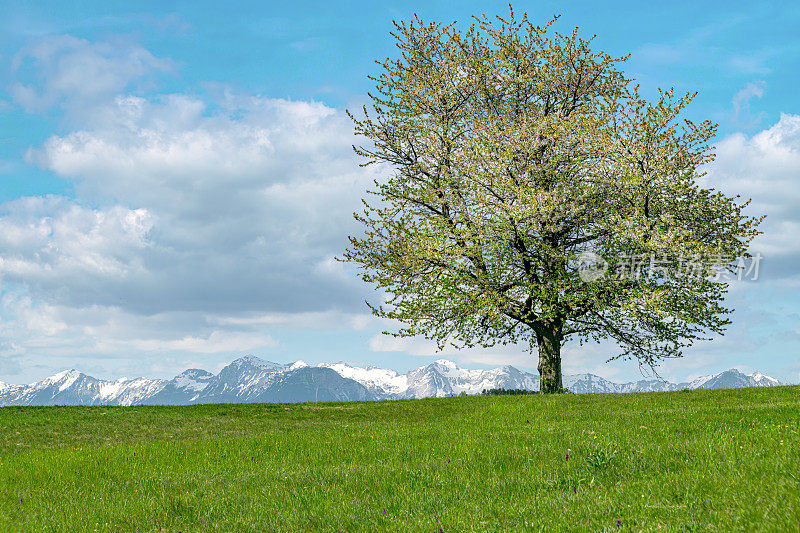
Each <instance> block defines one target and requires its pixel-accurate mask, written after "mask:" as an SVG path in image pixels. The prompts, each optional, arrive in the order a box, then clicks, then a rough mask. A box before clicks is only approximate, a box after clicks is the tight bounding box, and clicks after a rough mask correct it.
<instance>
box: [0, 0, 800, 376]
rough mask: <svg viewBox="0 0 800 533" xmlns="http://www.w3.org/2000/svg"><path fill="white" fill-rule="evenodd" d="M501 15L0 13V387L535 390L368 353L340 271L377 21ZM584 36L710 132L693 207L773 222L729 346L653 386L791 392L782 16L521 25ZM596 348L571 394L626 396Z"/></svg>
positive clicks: (401, 351) (796, 220)
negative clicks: (251, 369) (404, 385)
mask: <svg viewBox="0 0 800 533" xmlns="http://www.w3.org/2000/svg"><path fill="white" fill-rule="evenodd" d="M506 6H507V4H506V3H503V2H494V3H492V2H480V3H477V2H462V3H459V4H458V5H457V6H454V5H452V3H450V2H440V3H435V2H424V3H422V2H421V3H417V4H414V3H399V2H398V3H381V2H359V3H356V2H290V3H287V2H254V3H235V5H232V4H226V5H224V6H220V4H218V3H210V2H187V3H176V2H169V3H167V2H152V3H151V2H136V3H131V2H125V3H121V2H108V1H104V2H74V3H63V2H58V3H56V2H36V3H29V2H5V3H4V4H3V6H2V7H1V8H0V21H2V22H0V26H2V32H0V73H2V75H0V129H2V133H0V380H2V381H7V382H12V383H22V382H29V381H32V380H34V379H39V378H41V377H44V376H46V375H48V374H51V373H52V372H54V371H58V370H61V369H64V368H69V367H75V368H78V369H80V370H83V371H85V372H88V373H91V374H93V375H97V376H100V377H117V376H121V375H128V376H132V375H145V376H151V377H160V376H169V375H172V374H174V373H176V372H178V371H181V370H183V369H185V368H187V367H189V366H199V367H202V368H207V369H210V370H216V369H218V368H219V367H220V366H221V365H222V364H224V363H225V362H227V361H229V360H230V359H232V358H234V357H236V356H239V355H241V354H244V353H254V354H257V355H259V356H262V357H264V358H267V359H272V360H275V361H293V360H295V359H303V360H305V361H307V362H309V363H316V362H322V361H336V360H346V361H350V362H353V363H357V364H375V365H380V366H388V367H393V368H396V369H398V370H407V369H409V368H413V367H416V366H419V365H422V364H425V363H427V362H429V361H431V360H433V359H437V358H439V357H447V358H450V359H453V360H456V361H457V362H459V363H460V364H463V365H465V366H472V367H489V366H496V365H499V364H514V365H516V366H519V367H521V368H527V369H535V366H536V363H535V361H534V360H533V359H532V358H531V357H530V355H529V354H528V353H527V350H526V349H525V347H520V346H511V347H504V348H499V349H486V350H474V351H465V352H455V351H451V352H449V353H444V354H436V353H434V351H433V350H432V347H431V345H430V343H428V342H426V341H424V340H423V339H407V340H402V341H398V340H396V339H392V338H384V337H382V336H381V335H380V331H381V330H382V329H384V327H386V326H385V325H384V324H380V323H377V322H376V321H375V320H373V319H372V318H370V317H369V316H368V315H367V314H366V312H365V307H364V305H363V300H364V299H365V298H373V299H374V298H375V295H374V294H373V293H372V291H371V290H370V289H369V287H364V286H363V285H362V284H360V283H359V282H358V281H357V280H356V279H355V278H354V276H353V272H352V271H351V270H350V269H348V268H347V267H344V266H342V265H341V264H339V263H336V262H334V261H332V257H333V256H335V255H337V254H338V253H340V252H341V250H342V249H343V248H344V246H345V244H346V235H347V233H348V232H350V231H356V229H357V228H356V226H355V225H354V223H353V222H352V221H351V219H350V213H351V212H352V211H353V210H354V209H356V208H357V207H358V201H359V198H360V196H361V194H362V192H363V190H364V188H365V187H366V186H367V184H368V183H369V182H370V180H371V179H372V178H373V177H374V176H373V175H371V174H369V172H368V171H365V170H362V169H359V168H358V167H357V166H356V163H357V160H356V159H355V157H354V156H353V155H352V154H351V153H350V149H349V146H350V144H351V143H352V138H351V127H350V124H349V123H348V121H347V120H346V118H345V117H344V116H343V110H344V109H345V108H346V107H348V106H357V105H360V103H362V102H364V100H365V97H364V94H365V93H366V91H368V90H369V89H370V88H371V84H370V82H369V81H368V80H367V78H366V75H367V74H370V73H375V72H376V66H375V65H374V63H373V61H374V60H375V59H377V58H382V57H385V56H387V55H391V54H393V53H394V46H393V43H392V40H391V38H390V36H389V33H388V32H389V31H390V30H391V27H392V26H391V22H392V20H393V19H404V18H409V17H411V16H412V15H413V13H418V14H419V15H420V16H421V17H422V18H424V19H437V20H444V21H450V20H454V19H455V20H459V21H467V20H468V18H469V16H470V15H471V14H474V13H489V14H492V13H502V12H504V11H505V10H506V9H507V7H506ZM515 9H516V10H517V11H527V12H528V13H529V16H530V17H531V18H532V19H534V20H536V21H541V22H544V21H546V20H547V19H548V18H549V17H550V16H551V15H552V14H554V13H561V14H562V18H561V19H560V21H559V23H558V24H557V29H559V30H561V31H568V30H571V28H572V27H573V26H576V25H577V26H579V27H580V29H581V32H582V34H583V35H584V36H588V35H591V34H597V38H596V40H595V45H596V47H597V48H601V49H604V50H606V51H608V52H609V53H612V54H616V55H623V54H626V53H628V52H630V53H631V54H632V55H631V58H630V60H629V61H628V64H627V67H626V70H627V71H628V73H629V74H630V75H632V76H634V77H635V78H636V79H637V80H638V81H639V82H640V83H641V85H642V88H643V90H644V92H645V94H647V95H653V94H655V93H656V91H657V88H658V87H665V88H667V87H671V86H674V87H675V88H676V89H677V90H678V91H694V90H697V91H699V95H698V97H697V98H696V100H695V101H694V103H693V104H692V106H691V107H690V109H689V110H688V113H687V117H688V118H692V119H696V120H702V119H705V118H709V119H711V120H714V121H715V122H718V123H719V135H718V138H717V140H716V143H715V144H716V145H717V146H718V158H717V161H715V162H714V163H713V164H712V165H710V167H709V168H708V170H709V177H708V178H707V180H708V183H709V184H710V185H712V186H715V187H718V188H720V189H723V190H725V191H726V192H729V193H731V194H742V195H743V196H746V197H752V198H753V213H754V214H755V213H766V214H767V215H768V219H767V222H766V223H765V225H764V230H765V235H764V236H762V237H761V238H759V240H758V241H756V243H754V250H758V251H761V252H762V253H763V255H764V258H765V259H764V263H763V269H762V273H761V276H760V279H759V280H758V281H756V282H747V283H744V282H743V283H740V284H738V285H736V286H734V287H733V288H732V291H731V295H730V303H731V305H732V306H733V307H735V308H736V309H737V311H736V313H735V315H734V317H733V318H734V325H733V326H732V327H731V329H730V331H729V333H728V334H727V335H726V336H725V337H723V338H720V339H716V340H714V341H712V342H708V343H704V344H702V345H699V346H697V347H695V348H692V349H691V350H690V351H689V352H688V353H687V356H686V357H685V358H684V359H682V360H677V361H670V362H668V363H666V364H665V365H664V366H663V368H662V369H661V373H662V374H663V375H664V376H665V377H668V378H671V379H674V380H682V379H687V378H690V377H694V376H697V375H699V374H704V373H709V372H715V371H719V370H723V369H727V368H730V367H732V366H737V367H739V368H742V369H743V370H750V371H752V370H756V369H757V370H761V371H764V372H767V373H769V374H771V375H773V376H775V377H778V378H779V379H784V380H788V381H795V382H796V381H798V379H800V355H798V354H799V353H800V351H798V348H800V329H799V328H798V324H799V322H798V318H800V291H798V287H800V276H798V268H797V265H798V260H800V242H799V241H798V235H799V234H800V193H798V190H799V189H800V187H799V186H798V185H800V104H798V99H797V96H796V95H797V86H798V81H800V79H798V78H800V75H798V72H800V37H798V35H797V31H796V29H797V27H798V24H800V5H799V4H797V3H796V2H785V3H780V2H773V3H768V4H767V3H763V4H761V3H753V2H724V3H722V2H698V1H694V2H685V3H677V2H660V3H649V2H615V3H598V2H519V3H515ZM610 355H613V349H612V347H610V346H604V345H603V346H589V347H581V348H579V347H577V346H568V347H567V349H566V351H565V361H564V364H565V370H566V371H567V372H568V373H575V372H584V371H592V372H595V373H598V374H601V375H604V376H606V377H609V378H611V379H615V380H625V379H636V378H637V377H639V375H640V374H639V369H638V367H637V366H636V365H635V364H634V363H611V364H605V363H604V361H605V359H607V358H608V357H609V356H610Z"/></svg>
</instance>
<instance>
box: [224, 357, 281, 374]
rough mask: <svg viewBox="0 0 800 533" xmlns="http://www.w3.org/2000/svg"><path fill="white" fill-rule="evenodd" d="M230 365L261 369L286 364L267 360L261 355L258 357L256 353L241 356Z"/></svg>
mask: <svg viewBox="0 0 800 533" xmlns="http://www.w3.org/2000/svg"><path fill="white" fill-rule="evenodd" d="M228 366H229V367H231V366H232V367H238V368H242V367H255V368H257V369H260V370H272V371H274V370H276V369H278V368H281V367H283V366H284V365H279V364H278V363H273V362H271V361H265V360H264V359H261V358H260V357H256V356H255V355H245V356H244V357H240V358H239V359H236V360H235V361H233V362H232V363H231V364H229V365H228Z"/></svg>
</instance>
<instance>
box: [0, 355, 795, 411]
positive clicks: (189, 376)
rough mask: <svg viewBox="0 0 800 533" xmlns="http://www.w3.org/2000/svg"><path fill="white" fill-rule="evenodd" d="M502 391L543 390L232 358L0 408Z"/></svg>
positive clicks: (58, 385)
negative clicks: (215, 365)
mask: <svg viewBox="0 0 800 533" xmlns="http://www.w3.org/2000/svg"><path fill="white" fill-rule="evenodd" d="M777 385H781V383H780V382H779V381H778V380H777V379H775V378H771V377H769V376H766V375H764V374H762V373H760V372H755V373H753V374H743V373H742V372H740V371H738V370H736V369H730V370H726V371H725V372H721V373H719V374H714V375H709V376H704V377H701V378H698V379H696V380H694V381H691V382H686V383H678V384H676V383H670V382H668V381H664V380H660V379H644V380H640V381H635V382H630V383H614V382H612V381H609V380H607V379H604V378H602V377H600V376H597V375H594V374H576V375H570V376H565V377H564V386H565V387H567V388H568V389H569V390H570V392H573V393H578V394H584V393H601V392H653V391H674V390H681V389H721V388H741V387H773V386H777ZM498 388H502V389H525V390H534V391H535V390H539V376H537V375H535V374H531V373H529V372H525V371H522V370H519V369H517V368H514V367H513V366H503V367H499V368H494V369H491V370H470V369H466V368H460V367H458V366H457V365H456V364H455V363H453V362H452V361H447V360H444V359H440V360H438V361H435V362H433V363H431V364H429V365H426V366H421V367H419V368H417V369H415V370H412V371H410V372H408V373H406V374H399V373H398V372H395V371H394V370H390V369H386V368H378V367H374V366H367V367H358V366H352V365H350V364H348V363H343V362H340V363H333V364H328V363H323V364H320V365H317V366H309V365H307V364H306V363H304V362H303V361H296V362H295V363H291V364H279V363H271V362H269V361H264V360H263V359H259V358H258V357H254V356H246V357H242V358H240V359H237V360H235V361H233V362H232V363H230V364H229V365H228V366H226V367H225V368H223V369H222V370H221V371H220V372H219V374H212V373H211V372H207V371H205V370H200V369H196V368H193V369H189V370H186V371H184V372H182V373H181V374H178V375H177V376H175V377H174V378H172V379H169V380H163V379H145V378H135V379H127V378H120V379H117V380H113V381H112V380H102V379H97V378H94V377H92V376H88V375H86V374H84V373H82V372H79V371H77V370H74V369H73V370H66V371H64V372H59V373H57V374H54V375H52V376H50V377H48V378H45V379H43V380H41V381H37V382H35V383H32V384H30V385H11V384H7V383H3V382H0V406H6V405H190V404H202V403H297V402H333V401H361V400H387V399H405V398H431V397H436V398H442V397H447V396H456V395H458V394H461V393H466V394H480V393H481V391H483V390H484V389H498Z"/></svg>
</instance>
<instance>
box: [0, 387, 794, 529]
mask: <svg viewBox="0 0 800 533" xmlns="http://www.w3.org/2000/svg"><path fill="white" fill-rule="evenodd" d="M798 443H800V388H799V387H780V388H771V389H770V388H763V389H740V390H717V391H693V392H675V393H648V394H608V395H570V394H563V395H544V396H539V395H536V396H514V397H507V396H494V397H459V398H446V399H429V400H407V401H390V402H365V403H341V404H298V405H262V404H246V405H204V406H189V407H20V408H16V407H6V408H2V409H0V531H59V532H61V531H131V532H135V531H171V532H177V531H182V532H191V531H236V532H238V531H430V532H437V531H444V532H457V531H540V530H541V531H800V448H799V447H798Z"/></svg>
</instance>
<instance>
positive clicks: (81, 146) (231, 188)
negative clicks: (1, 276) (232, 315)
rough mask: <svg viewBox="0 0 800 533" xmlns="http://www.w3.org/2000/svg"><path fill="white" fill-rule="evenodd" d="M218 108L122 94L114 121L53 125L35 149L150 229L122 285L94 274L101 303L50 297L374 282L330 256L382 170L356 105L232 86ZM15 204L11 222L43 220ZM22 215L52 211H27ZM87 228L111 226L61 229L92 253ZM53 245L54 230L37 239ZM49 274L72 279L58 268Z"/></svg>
mask: <svg viewBox="0 0 800 533" xmlns="http://www.w3.org/2000/svg"><path fill="white" fill-rule="evenodd" d="M215 107H216V108H217V110H216V111H214V112H210V111H209V105H208V104H207V103H206V102H203V101H201V100H198V99H194V98H189V97H187V96H184V95H166V96H160V97H157V98H153V99H144V98H140V97H130V96H129V97H120V98H117V99H116V100H115V101H114V102H113V103H111V104H109V105H108V106H105V107H104V108H103V109H101V110H99V112H101V113H103V114H105V115H107V116H108V117H109V120H107V121H105V122H104V126H103V127H98V128H95V129H91V130H89V129H87V130H80V131H75V132H72V133H69V134H67V135H64V136H54V137H51V138H50V139H48V140H47V141H46V142H45V143H44V144H43V145H42V146H40V147H38V148H35V149H32V150H30V152H29V154H28V159H29V161H31V162H34V163H36V164H38V165H39V166H41V167H42V168H46V169H48V170H51V171H53V172H55V173H56V174H57V175H59V176H62V177H64V178H66V179H69V180H70V181H71V182H72V183H73V184H74V187H75V189H76V192H77V194H78V196H79V197H80V198H82V199H84V200H86V201H88V202H91V203H93V204H97V205H110V206H113V207H107V208H105V207H104V208H100V209H105V210H106V211H109V210H110V211H109V212H113V213H116V214H117V216H120V217H128V218H131V217H138V218H136V220H137V221H138V223H139V224H140V226H137V227H138V228H139V230H140V231H145V233H140V234H137V235H138V238H139V239H140V240H139V241H136V242H137V243H138V246H139V249H138V250H136V256H135V259H136V261H137V263H136V266H137V267H138V270H137V271H136V272H130V275H129V276H127V277H126V278H125V282H126V283H125V285H124V287H114V286H110V285H108V284H104V283H103V279H99V280H98V279H95V280H93V281H94V282H96V283H97V287H98V290H97V291H96V294H95V295H94V296H93V298H94V300H92V301H87V293H86V291H84V290H83V289H81V291H79V292H80V294H77V293H76V292H75V291H70V290H69V288H67V289H65V290H63V291H61V293H60V294H59V295H55V296H53V295H50V296H49V297H50V298H56V299H58V301H59V303H61V304H65V305H74V304H82V305H85V304H89V303H96V304H103V305H109V304H115V303H116V302H118V301H119V300H122V301H124V302H125V306H126V307H127V308H129V309H131V310H133V311H136V312H146V313H156V312H163V311H169V310H183V311H187V310H195V311H211V310H214V311H218V310H220V309H225V310H227V311H229V312H253V311H261V312H268V311H270V312H306V311H321V310H325V309H329V308H332V307H336V308H342V309H345V310H351V311H352V310H354V309H356V306H358V307H359V308H360V306H361V301H362V300H363V297H364V292H363V288H360V287H359V285H358V284H357V283H356V282H355V281H354V279H353V277H352V276H351V275H347V274H346V273H345V272H344V271H343V270H342V267H341V265H338V264H335V263H334V262H333V261H332V257H333V256H334V255H336V254H338V253H340V251H341V250H342V249H343V247H344V246H345V244H346V235H347V234H348V232H351V231H356V230H357V228H356V227H355V225H354V224H353V222H352V217H351V213H352V212H353V211H354V210H356V209H358V206H359V198H360V197H361V195H362V192H363V189H364V188H365V187H366V185H367V182H368V181H369V180H370V179H371V174H369V173H368V172H366V171H364V170H362V169H359V168H358V166H357V162H356V160H355V159H354V157H353V155H352V153H351V149H350V145H351V143H352V142H353V139H352V130H351V126H350V124H349V122H348V120H347V119H346V117H344V116H343V113H341V112H340V111H338V110H334V109H332V108H329V107H327V106H325V105H323V104H320V103H315V102H295V101H289V100H280V99H268V98H260V97H253V96H236V97H234V96H230V95H228V98H227V99H226V100H225V101H224V102H222V103H221V104H215ZM59 201H60V202H61V203H69V202H68V201H66V200H63V199H61V200H59ZM70 209H72V211H74V210H75V209H78V208H77V207H74V206H73V207H72V208H70ZM18 211H19V209H17V210H13V209H12V210H10V212H9V215H8V216H6V217H5V218H4V219H3V220H2V221H0V223H5V224H6V226H8V227H9V228H10V229H11V230H12V233H13V232H14V231H22V229H21V228H22V227H26V228H29V229H28V230H27V231H33V229H31V228H33V227H35V226H36V223H35V222H34V221H33V220H26V221H23V220H22V218H23V217H22V215H21V214H20V213H19V212H18ZM72 211H70V212H72ZM100 212H101V211H100V210H93V213H94V214H91V213H90V214H87V215H86V216H89V217H92V216H95V215H96V216H100V215H99V214H98V213H100ZM25 216H26V217H28V218H29V219H32V218H35V217H36V216H39V217H40V219H41V218H43V217H44V215H42V214H39V215H34V214H33V213H32V211H31V210H30V209H28V214H27V215H25ZM106 218H107V217H106ZM126 220H127V219H126ZM129 223H131V222H129ZM108 231H110V229H109V230H108ZM131 231H133V230H131ZM89 232H94V233H92V235H95V237H94V238H97V239H100V238H102V236H103V235H105V230H104V229H102V228H94V229H91V228H88V227H83V229H80V228H76V229H74V230H73V232H72V233H66V230H64V237H63V238H64V239H67V240H69V244H70V246H72V247H79V248H81V249H85V250H87V254H86V255H88V253H89V249H87V248H86V247H84V245H83V244H81V243H83V242H84V241H88V240H90V237H89V236H88V233H89ZM109 238H111V239H112V240H113V241H115V242H116V241H117V240H118V239H117V237H116V236H114V235H110V234H109ZM70 239H71V240H70ZM127 242H129V240H125V239H122V240H119V242H118V243H117V245H118V246H120V247H122V248H124V247H125V243H127ZM51 244H52V243H49V242H48V238H47V237H43V240H42V241H41V242H40V244H39V249H38V251H39V252H40V251H41V249H42V248H43V247H47V246H51ZM51 248H52V246H51ZM57 249H58V250H63V246H61V247H58V248H57ZM48 253H50V254H51V255H52V254H54V253H56V252H54V251H53V250H52V249H51V250H50V251H49V252H48ZM114 253H117V252H114ZM120 253H122V252H120ZM29 255H30V254H29ZM37 257H38V256H37ZM109 257H113V254H111V255H110V256H109ZM101 259H102V258H100V257H97V258H96V259H95V262H96V263H98V264H100V262H101ZM8 261H11V259H10V258H9V259H8ZM61 262H62V263H63V260H62V261H61ZM117 263H119V261H117ZM117 263H114V264H117ZM59 264H60V263H59ZM106 265H107V266H108V267H109V268H110V265H111V263H109V262H108V261H107V262H106ZM22 266H23V265H21V266H20V267H19V268H22ZM24 266H26V267H29V268H30V267H31V265H30V264H27V263H26V264H25V265H24ZM8 268H9V273H10V272H11V270H10V269H11V267H10V266H9V267H8ZM47 274H48V275H49V279H51V280H52V281H53V283H63V282H64V274H65V272H63V271H59V270H58V269H57V268H55V269H51V270H49V271H48V272H47ZM45 277H46V276H45V275H44V274H42V275H40V276H39V277H38V278H36V279H35V280H33V281H35V282H36V283H44V281H40V280H42V279H44V278H45ZM19 279H20V281H22V277H20V278H19ZM25 281H28V282H31V281H32V280H31V279H27V280H25ZM75 283H77V281H76V282H75ZM37 286H38V285H37ZM41 287H42V288H43V289H45V290H46V291H47V293H48V294H50V291H49V287H45V286H44V285H41ZM42 292H44V291H42ZM101 293H102V294H101ZM103 295H104V296H103Z"/></svg>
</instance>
